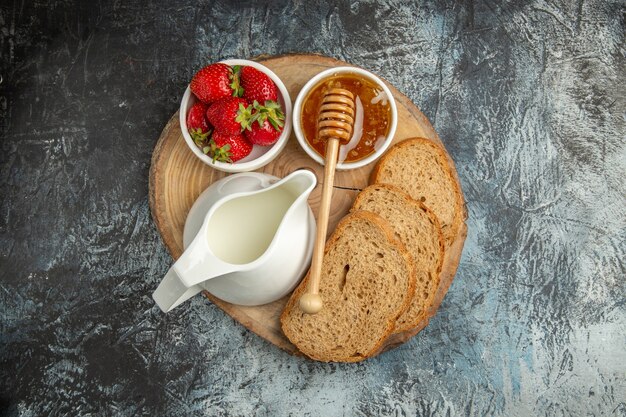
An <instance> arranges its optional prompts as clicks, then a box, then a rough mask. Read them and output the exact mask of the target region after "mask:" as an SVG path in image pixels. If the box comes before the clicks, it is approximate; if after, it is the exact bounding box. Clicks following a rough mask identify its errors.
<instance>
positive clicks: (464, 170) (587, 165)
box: [0, 0, 626, 416]
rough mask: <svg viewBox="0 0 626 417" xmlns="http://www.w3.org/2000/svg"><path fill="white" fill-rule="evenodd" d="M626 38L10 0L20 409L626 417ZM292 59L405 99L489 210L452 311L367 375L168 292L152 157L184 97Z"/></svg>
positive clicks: (588, 14) (475, 228)
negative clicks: (215, 78)
mask: <svg viewBox="0 0 626 417" xmlns="http://www.w3.org/2000/svg"><path fill="white" fill-rule="evenodd" d="M264 3H265V4H264ZM625 19H626V8H625V5H624V3H623V2H620V1H607V2H602V1H597V0H577V1H566V0H563V1H553V0H535V1H515V2H514V1H509V2H500V4H498V2H496V1H485V2H481V1H471V0H470V1H465V2H456V3H454V2H451V1H445V0H441V1H438V2H436V1H435V2H428V3H423V2H420V4H403V3H401V2H398V1H383V2H373V1H354V2H351V4H349V3H347V2H345V3H342V4H341V5H331V4H327V3H321V2H309V1H303V0H299V1H271V2H270V1H267V2H263V3H262V2H258V3H257V4H255V5H251V4H249V2H246V3H241V4H239V5H237V4H236V3H234V2H206V1H201V2H197V1H195V0H186V1H178V2H170V1H167V0H159V1H154V2H147V1H140V2H122V1H111V2H109V1H99V2H95V1H92V2H87V1H84V2H74V1H70V0H65V1H34V2H29V1H11V0H2V1H1V2H0V75H1V76H2V83H1V84H0V128H1V130H0V132H1V145H0V413H1V414H5V415H8V416H58V415H120V416H131V415H150V416H152V415H159V416H189V415H203V414H209V415H240V416H249V415H269V416H285V415H311V416H318V415H323V416H350V415H359V416H365V415H368V416H369V415H395V416H401V415H402V416H404V415H420V416H421V415H424V416H431V415H432V416H452V415H468V416H474V415H476V416H481V415H498V416H526V415H546V416H562V415H563V416H565V415H579V416H583V415H585V416H586V415H594V416H625V415H626V305H625V299H626V287H625V275H626V274H625V272H626V267H625V262H626V253H625V252H626V204H625V203H626V185H625V183H626V181H625V180H624V178H625V177H626V91H625V90H626V89H625V86H624V80H625V76H626V58H625V54H626V46H625V43H624V33H625ZM287 52H316V53H322V54H326V55H330V56H332V57H335V58H339V59H343V60H346V61H348V62H351V63H353V64H357V65H360V66H363V67H365V68H368V69H370V70H373V71H375V72H377V73H379V74H381V75H382V76H384V77H385V78H387V79H388V80H390V81H391V82H392V83H393V84H394V85H395V86H396V87H398V88H399V90H400V91H402V92H404V93H405V94H406V95H407V96H408V97H410V98H411V99H412V100H413V101H414V102H415V103H416V104H417V105H418V106H419V107H420V108H421V109H422V110H423V112H424V113H425V114H426V115H427V116H428V117H429V118H430V119H431V121H432V123H433V124H434V126H435V128H436V130H437V131H438V132H439V134H440V136H441V138H442V140H443V141H444V143H445V144H446V147H447V148H448V150H449V152H450V154H451V155H452V157H453V158H454V160H455V161H456V164H457V169H458V171H459V175H460V178H461V181H462V184H463V188H464V191H465V195H466V198H467V206H468V211H469V219H468V226H469V236H468V238H467V241H466V245H465V251H464V254H463V258H462V262H461V266H460V269H459V272H458V275H457V278H456V280H455V282H454V283H453V285H452V287H451V289H450V292H449V293H448V296H447V297H446V299H445V300H444V303H443V305H442V307H441V309H440V311H439V313H438V315H437V316H436V317H435V319H434V320H433V321H432V322H431V324H430V325H429V327H428V328H427V329H426V330H425V331H423V332H422V333H421V334H420V335H419V336H418V337H416V338H414V339H413V340H411V341H410V342H409V343H407V344H405V345H403V346H402V347H400V348H398V349H396V350H395V351H392V352H389V353H387V354H384V355H382V356H380V357H377V358H375V359H372V360H369V361H367V362H365V363H361V364H356V365H338V364H319V363H313V362H310V361H307V360H305V359H302V358H294V357H290V356H288V355H287V354H285V353H283V352H282V351H280V350H278V349H276V348H274V347H273V346H271V345H269V344H268V343H266V342H264V341H263V340H261V339H260V338H258V337H256V336H255V335H254V334H252V333H250V332H248V331H246V330H245V329H244V328H242V327H241V326H239V325H237V324H235V323H234V322H233V320H232V319H230V318H229V317H228V316H225V315H224V314H223V313H222V312H221V311H220V310H219V309H217V308H216V307H214V306H212V305H211V304H209V303H208V302H207V301H206V300H205V299H203V298H201V297H196V298H195V299H193V300H192V301H191V302H189V303H187V304H185V305H184V306H183V307H180V308H179V309H177V310H175V311H174V312H173V313H171V314H168V315H163V314H161V313H160V312H159V311H158V309H157V308H156V307H155V306H154V304H153V302H152V300H151V297H150V294H151V293H152V291H153V290H154V289H155V287H156V285H157V283H158V281H159V279H160V278H161V276H162V275H163V274H164V272H165V271H166V270H167V268H168V266H169V264H170V262H171V259H170V258H169V256H168V254H167V253H166V251H165V248H164V246H163V245H162V243H161V241H160V239H159V236H158V234H157V231H156V229H155V226H154V223H153V222H152V219H151V217H150V211H149V207H148V198H147V194H148V170H149V165H150V156H151V153H152V149H153V147H154V145H155V143H156V140H157V138H158V136H159V133H160V131H161V129H162V128H163V126H164V125H165V123H166V122H167V120H168V119H169V118H170V116H171V115H172V114H173V113H174V112H175V111H176V109H177V106H178V103H179V100H180V98H181V95H182V92H183V89H184V87H185V85H186V83H187V82H188V80H189V79H190V77H191V76H192V74H193V73H194V71H195V70H196V69H198V68H199V67H200V66H202V65H204V64H206V63H208V62H211V61H215V60H218V59H222V58H234V57H251V56H255V55H258V54H281V53H287Z"/></svg>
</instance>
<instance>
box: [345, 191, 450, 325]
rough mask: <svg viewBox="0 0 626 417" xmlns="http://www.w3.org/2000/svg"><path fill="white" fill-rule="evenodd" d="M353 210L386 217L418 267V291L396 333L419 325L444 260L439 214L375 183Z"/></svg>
mask: <svg viewBox="0 0 626 417" xmlns="http://www.w3.org/2000/svg"><path fill="white" fill-rule="evenodd" d="M352 210H367V211H371V212H373V213H376V214H378V215H380V216H381V217H382V218H384V219H385V220H387V221H388V222H389V224H390V225H391V227H392V228H393V230H394V233H395V234H396V236H397V237H398V238H399V239H400V241H401V242H402V243H403V244H404V246H405V247H406V248H407V250H408V251H409V253H410V254H411V257H412V258H413V264H414V266H415V268H414V273H415V281H416V289H415V294H414V295H413V299H412V301H411V304H410V306H409V308H408V309H407V310H406V311H405V312H404V313H403V314H401V315H400V317H398V319H397V320H396V324H395V328H394V331H393V332H394V333H399V332H403V331H406V330H409V329H412V328H414V327H416V326H417V325H418V324H419V323H420V321H421V320H423V319H424V318H426V315H427V312H428V309H429V308H430V307H432V305H433V301H434V298H435V295H436V293H437V288H438V287H439V278H440V277H439V274H440V272H441V264H442V262H443V253H444V252H443V251H444V240H443V236H442V234H441V227H440V226H439V221H438V220H437V217H436V216H435V215H434V214H433V213H432V211H430V209H428V208H427V207H425V206H424V205H423V204H422V203H420V202H418V201H416V200H414V199H412V198H411V197H410V196H409V195H408V194H407V193H405V192H404V191H402V190H401V189H400V188H398V187H395V186H393V185H389V184H374V185H370V186H369V187H367V188H365V189H364V190H363V191H362V192H360V193H359V195H358V196H357V197H356V200H355V202H354V205H353V206H352Z"/></svg>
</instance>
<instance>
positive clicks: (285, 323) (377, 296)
mask: <svg viewBox="0 0 626 417" xmlns="http://www.w3.org/2000/svg"><path fill="white" fill-rule="evenodd" d="M308 281H309V276H308V275H307V277H306V278H305V279H304V280H303V281H302V282H301V283H300V285H299V286H298V288H296V290H295V291H294V293H293V294H292V295H291V298H290V299H289V301H288V303H287V305H286V307H285V310H284V311H283V314H282V315H281V326H282V329H283V332H284V333H285V335H286V336H287V338H289V340H290V341H291V342H292V343H293V344H294V345H296V347H297V348H298V349H299V350H300V351H301V352H302V353H304V354H305V355H307V356H309V357H310V358H312V359H316V360H319V361H324V362H329V361H333V362H358V361H361V360H364V359H366V358H368V357H369V356H371V355H373V354H374V353H375V352H377V350H378V349H379V348H380V347H381V345H382V343H383V341H384V340H385V339H386V338H387V336H388V335H389V334H390V333H391V332H392V330H393V328H394V324H395V321H396V319H397V318H398V316H400V315H401V314H402V313H403V312H404V311H405V310H406V309H407V308H408V306H409V303H410V302H411V300H412V297H413V293H414V291H415V281H414V273H413V261H412V259H411V256H410V255H409V253H408V252H407V250H406V249H405V247H404V245H403V244H402V243H401V242H400V241H399V240H397V239H396V238H395V237H394V232H393V230H392V228H391V226H390V225H389V224H388V223H387V221H385V220H384V219H383V218H382V217H380V216H378V215H377V214H374V213H370V212H367V211H355V212H353V213H351V214H348V215H347V216H346V217H344V218H343V219H342V220H341V222H340V223H339V225H338V226H337V228H336V229H335V231H334V232H333V234H332V236H331V237H330V238H329V240H328V241H327V243H326V248H325V251H324V261H323V263H322V274H321V279H320V295H321V297H322V300H323V302H324V307H323V308H322V310H321V311H320V312H319V313H317V314H305V313H303V312H302V310H301V309H300V306H299V301H300V297H301V296H302V295H303V294H304V293H305V291H306V289H307V286H308Z"/></svg>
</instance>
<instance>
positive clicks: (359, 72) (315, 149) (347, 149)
mask: <svg viewBox="0 0 626 417" xmlns="http://www.w3.org/2000/svg"><path fill="white" fill-rule="evenodd" d="M331 88H344V89H346V90H349V91H350V92H352V94H353V95H354V102H355V103H354V104H355V117H354V126H353V129H352V135H351V138H350V140H349V141H348V143H342V144H341V145H340V147H339V155H338V158H337V169H338V170H349V169H355V168H360V167H362V166H365V165H367V164H369V163H371V162H373V161H375V160H376V159H378V158H379V157H380V156H381V155H382V154H383V153H385V151H386V150H387V148H388V147H389V145H390V144H391V141H392V140H393V136H394V134H395V132H396V127H397V125H398V111H397V108H396V102H395V100H394V98H393V94H392V93H391V91H390V90H389V88H388V87H387V86H386V85H385V83H384V82H383V81H382V80H381V79H380V78H378V77H377V76H375V75H374V74H372V73H371V72H369V71H366V70H364V69H361V68H356V67H336V68H330V69H328V70H326V71H322V72H321V73H319V74H317V75H316V76H315V77H313V78H312V79H311V80H309V82H307V83H306V84H305V85H304V87H302V90H300V93H299V94H298V97H297V98H296V102H295V105H294V110H293V129H294V133H295V134H296V138H297V139H298V142H300V146H302V148H303V149H304V151H305V152H306V153H307V154H308V155H309V156H310V157H311V158H313V159H314V160H315V161H316V162H318V163H319V164H322V165H324V155H325V154H326V143H325V142H324V141H323V140H322V139H320V138H318V136H317V130H318V128H317V122H318V118H319V109H320V105H321V102H322V99H323V97H324V95H325V94H326V92H328V91H329V90H330V89H331Z"/></svg>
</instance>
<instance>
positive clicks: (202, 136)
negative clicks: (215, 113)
mask: <svg viewBox="0 0 626 417" xmlns="http://www.w3.org/2000/svg"><path fill="white" fill-rule="evenodd" d="M206 111H207V106H206V104H204V103H202V102H200V101H199V102H197V103H196V104H194V105H193V106H191V109H189V113H187V130H188V131H189V134H190V135H191V138H192V139H193V140H194V142H196V145H198V146H202V143H203V142H204V141H206V139H207V138H208V136H209V134H210V133H211V127H210V126H209V122H208V121H207V119H206Z"/></svg>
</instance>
